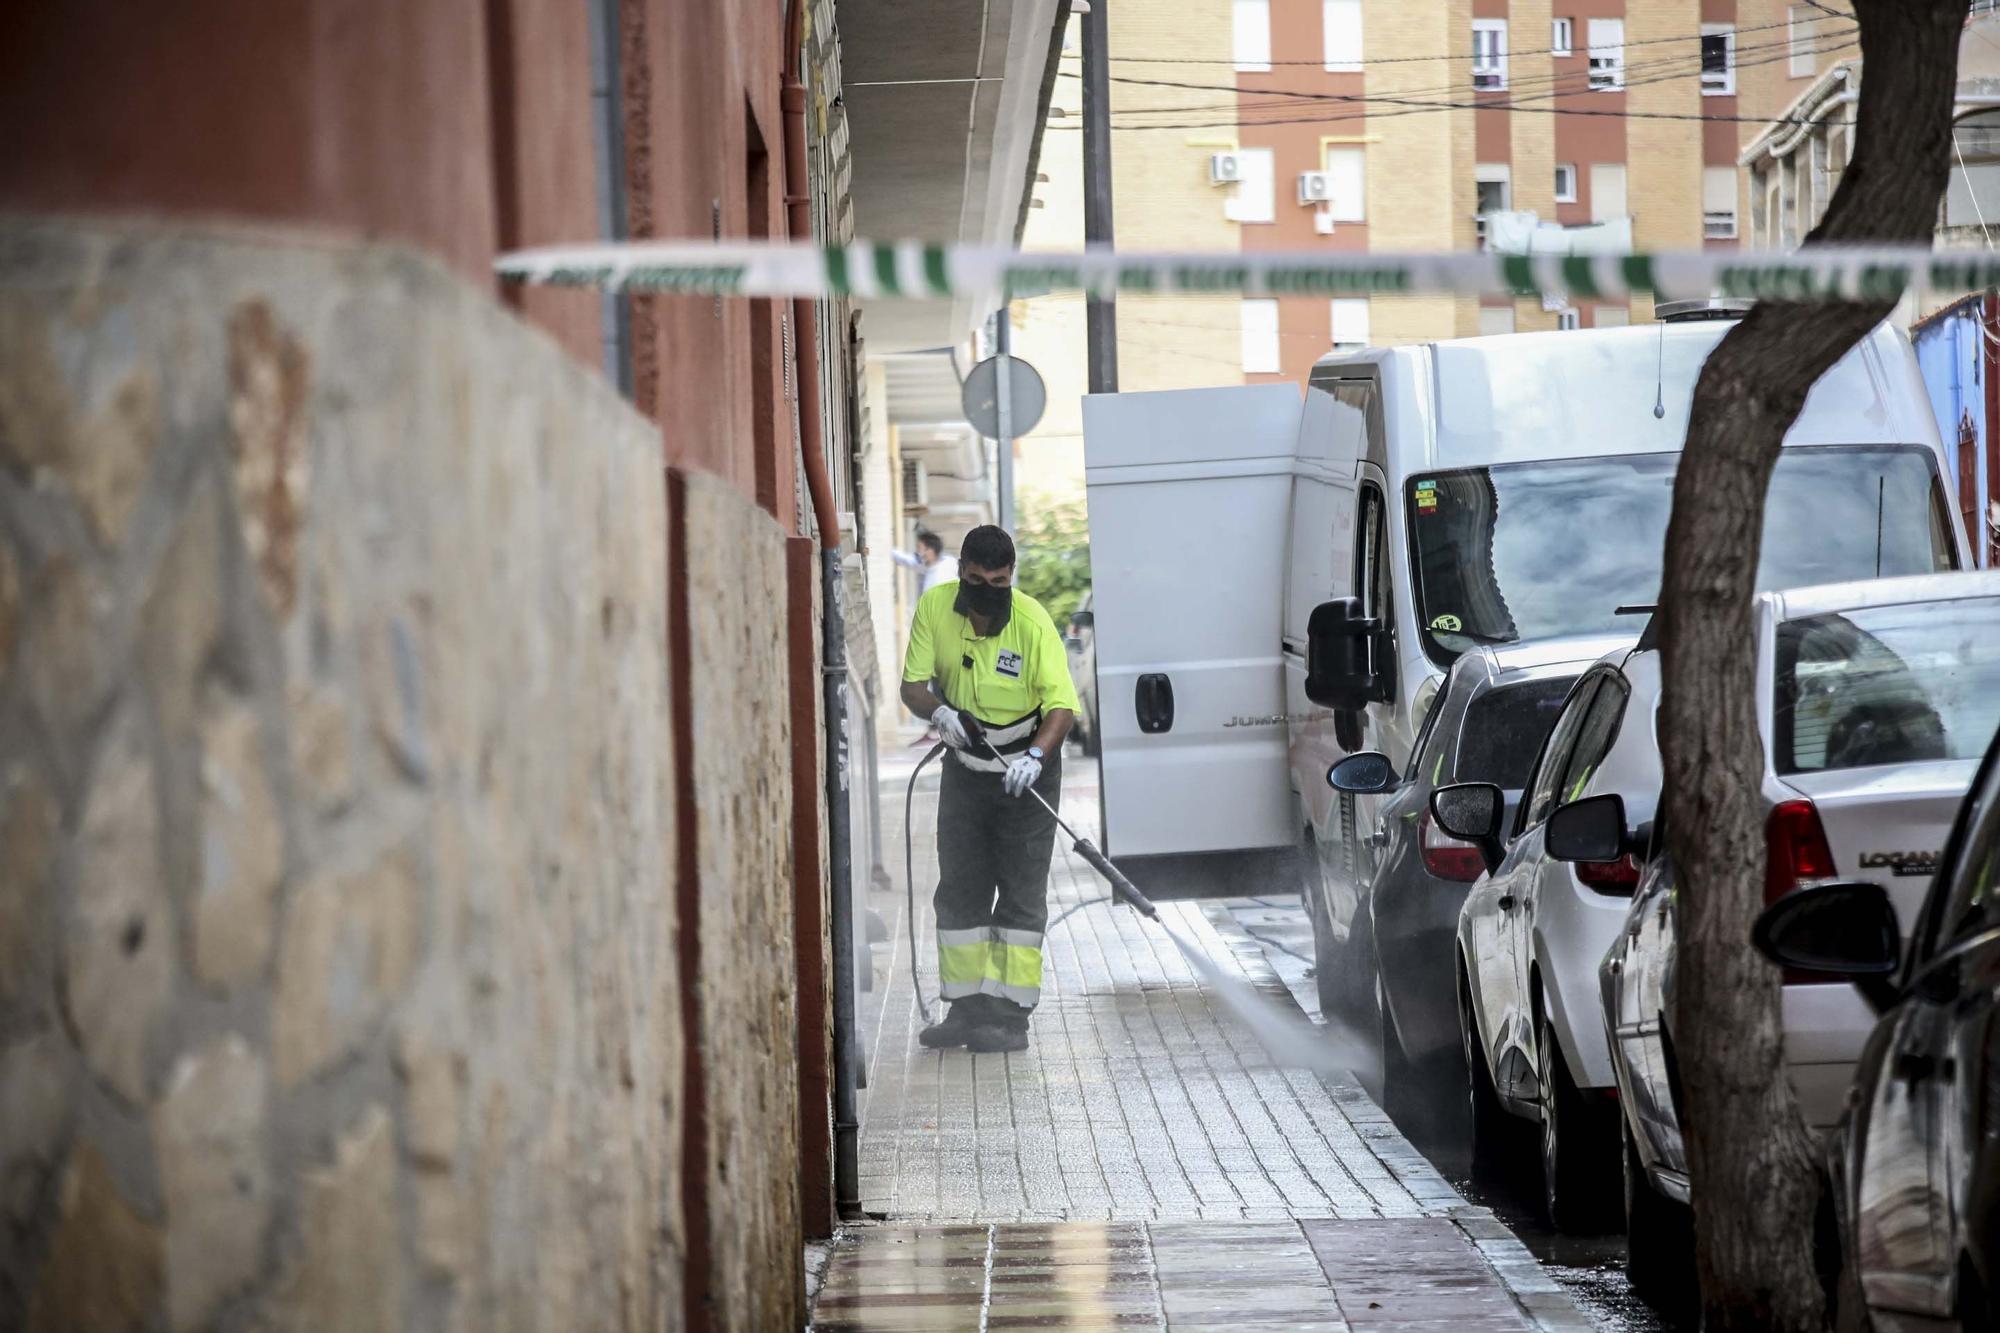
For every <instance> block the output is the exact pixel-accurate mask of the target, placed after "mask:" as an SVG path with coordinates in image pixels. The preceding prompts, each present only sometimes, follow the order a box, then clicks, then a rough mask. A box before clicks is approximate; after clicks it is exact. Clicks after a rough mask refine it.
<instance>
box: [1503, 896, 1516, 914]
mask: <svg viewBox="0 0 2000 1333" xmlns="http://www.w3.org/2000/svg"><path fill="white" fill-rule="evenodd" d="M1500 910H1501V911H1503V912H1511V911H1513V910H1514V895H1513V894H1511V893H1503V894H1501V895H1500Z"/></svg>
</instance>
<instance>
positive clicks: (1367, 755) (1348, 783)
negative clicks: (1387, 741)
mask: <svg viewBox="0 0 2000 1333" xmlns="http://www.w3.org/2000/svg"><path fill="white" fill-rule="evenodd" d="M1396 780H1397V779H1396V766H1395V765H1394V764H1392V763H1390V762H1389V756H1388V755H1386V754H1383V753H1382V752H1381V751H1379V750H1363V751H1361V753H1359V754H1351V755H1349V756H1347V758H1345V759H1343V760H1341V761H1340V762H1339V763H1337V764H1335V765H1334V766H1333V767H1332V768H1329V769H1328V770H1327V771H1326V785H1327V786H1329V787H1331V788H1333V789H1334V790H1335V791H1344V792H1353V793H1356V794H1360V795H1367V794H1370V793H1373V792H1384V791H1388V790H1389V789H1390V788H1391V787H1394V786H1395V785H1396Z"/></svg>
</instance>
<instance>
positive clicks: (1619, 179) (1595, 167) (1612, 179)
mask: <svg viewBox="0 0 2000 1333" xmlns="http://www.w3.org/2000/svg"><path fill="white" fill-rule="evenodd" d="M1625 215H1626V210H1625V164H1624V163H1623V162H1593V163H1591V164H1590V220H1591V221H1592V222H1610V221H1612V220H1613V219H1614V218H1622V217H1624V216H1625Z"/></svg>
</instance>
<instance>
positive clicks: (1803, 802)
mask: <svg viewBox="0 0 2000 1333" xmlns="http://www.w3.org/2000/svg"><path fill="white" fill-rule="evenodd" d="M1650 656H1653V655H1652V654H1635V655H1634V658H1633V659H1632V660H1633V661H1636V660H1637V659H1638V658H1639V657H1650ZM1626 670H1627V672H1628V674H1629V672H1630V670H1631V663H1630V662H1629V661H1628V664H1627V668H1626ZM1757 670H1758V681H1759V686H1758V690H1759V697H1758V701H1757V715H1758V721H1759V725H1760V728H1761V730H1762V731H1763V737H1764V756H1765V766H1764V778H1763V797H1764V804H1765V808H1766V810H1767V812H1768V813H1767V814H1766V817H1765V818H1766V825H1765V829H1766V847H1767V849H1768V856H1769V860H1768V865H1767V877H1766V884H1767V888H1766V894H1767V897H1768V898H1769V899H1770V900H1772V901H1775V900H1776V899H1777V898H1778V897H1780V896H1782V895H1784V894H1786V893H1789V892H1791V891H1793V890H1794V889H1797V888H1799V887H1802V886H1804V885H1807V884H1810V883H1812V882H1814V881H1817V880H1826V879H1835V878H1838V879H1843V880H1855V879H1863V880H1873V881H1876V882H1878V883H1880V884H1881V885H1882V886H1883V887H1884V888H1885V889H1886V890H1887V891H1888V893H1889V897H1890V900H1891V902H1892V903H1893V904H1894V905H1895V908H1896V911H1897V914H1898V917H1899V918H1900V920H1901V924H1902V928H1903V935H1904V938H1905V940H1907V939H1908V937H1909V935H1910V932H1911V929H1912V926H1913V925H1914V923H1915V918H1916V913H1917V910H1918V908H1919V906H1920V905H1921V903H1922V901H1923V897H1924V893H1925V890H1926V889H1927V888H1928V887H1929V885H1930V880H1931V875H1932V872H1933V870H1934V869H1935V868H1936V865H1937V858H1938V853H1939V850H1940V849H1941V848H1942V847H1943V845H1944V841H1945V836H1946V834H1947V833H1948V832H1949V831H1950V828H1951V822H1952V819H1953V817H1954V815H1955V814H1956V812H1957V810H1958V807H1959V804H1960V802H1961V800H1962V799H1963V798H1964V796H1965V793H1966V790H1967V788H1968V786H1969V785H1970V784H1971V782H1972V779H1973V775H1974V772H1975V770H1976V769H1977V768H1978V766H1979V758H1980V756H1981V755H1982V754H1983V753H1984V752H1985V749H1986V746H1987V744H1988V742H1989V741H1991V740H1992V738H1993V734H1994V730H1995V727H1996V725H2000V573H1991V572H1986V573H1964V574H1938V575H1929V576H1920V577H1914V578H1899V579H1879V580H1875V581H1872V582H1866V583H1846V584H1835V585H1831V586H1827V587H1820V588H1803V589H1794V590H1792V591H1788V592H1780V593H1766V594H1764V595H1763V596H1761V597H1759V598H1758V600H1757ZM1596 814H1597V816H1598V818H1597V823H1598V824H1599V826H1600V827H1599V829H1598V830H1597V831H1596V833H1595V834H1594V836H1595V837H1597V838H1598V839H1600V840H1605V841H1607V842H1608V840H1609V839H1610V838H1612V837H1621V838H1628V839H1629V837H1630V833H1629V831H1624V832H1621V831H1618V830H1615V829H1611V828H1607V827H1604V825H1606V824H1608V823H1609V820H1608V817H1607V812H1604V811H1602V810H1600V811H1598V812H1596ZM1591 815H1592V812H1591V811H1588V810H1585V809H1582V808H1579V807H1567V808H1564V809H1562V810H1560V811H1558V812H1557V816H1556V818H1557V823H1558V825H1559V829H1558V833H1559V836H1558V838H1557V841H1558V843H1559V844H1560V843H1562V842H1563V841H1565V839H1564V837H1563V836H1561V835H1562V834H1567V833H1568V832H1570V827H1569V826H1570V825H1571V824H1572V823H1574V824H1576V825H1577V826H1578V827H1579V828H1584V827H1586V826H1587V825H1588V824H1589V823H1590V822H1591ZM1629 817H1630V816H1629V814H1628V815H1626V816H1624V817H1622V818H1629ZM1621 822H1622V819H1621ZM1589 840H1590V839H1589V837H1586V838H1585V841H1586V842H1587V841H1589ZM1655 841H1656V842H1657V841H1658V840H1657V839H1656V840H1655ZM1563 850H1573V849H1571V848H1568V847H1564V848H1563ZM1586 850H1590V849H1586ZM1596 850H1602V848H1601V847H1600V848H1598V849H1596ZM1676 888H1677V878H1676V875H1675V873H1674V868H1673V865H1672V863H1671V860H1670V859H1669V858H1667V857H1666V856H1664V855H1660V856H1657V857H1655V858H1654V859H1653V860H1651V861H1650V862H1649V863H1648V864H1647V867H1646V872H1645V875H1644V877H1643V881H1642V883H1641V886H1640V889H1639V892H1638V894H1637V895H1636V896H1635V897H1634V899H1633V900H1632V902H1631V904H1630V905H1629V909H1628V911H1627V913H1626V916H1625V920H1624V922H1623V925H1622V928H1621V929H1620V930H1619V931H1618V934H1617V937H1616V938H1615V939H1614V940H1613V942H1612V945H1611V948H1610V950H1609V952H1608V953H1607V954H1606V955H1605V957H1604V960H1603V965H1602V968H1601V970H1600V973H1599V1000H1600V1011H1601V1014H1602V1022H1603V1024H1604V1026H1605V1028H1606V1029H1607V1030H1608V1031H1609V1033H1610V1034H1611V1037H1612V1067H1613V1071H1614V1073H1615V1075H1616V1077H1617V1080H1618V1086H1619V1091H1620V1098H1619V1100H1620V1103H1621V1105H1622V1106H1623V1108H1624V1113H1623V1114H1624V1128H1625V1158H1626V1172H1627V1174H1628V1175H1629V1177H1630V1179H1629V1180H1628V1181H1627V1183H1626V1195H1627V1199H1626V1207H1627V1211H1628V1214H1629V1215H1630V1216H1629V1218H1628V1225H1629V1226H1630V1228H1631V1232H1632V1245H1631V1253H1632V1261H1633V1265H1634V1270H1635V1271H1634V1276H1635V1277H1638V1278H1641V1279H1642V1280H1644V1279H1645V1278H1646V1277H1647V1276H1648V1275H1647V1274H1646V1273H1645V1271H1644V1270H1645V1265H1647V1264H1648V1263H1654V1262H1656V1261H1659V1262H1660V1263H1661V1266H1662V1267H1663V1268H1667V1270H1668V1271H1671V1268H1670V1265H1668V1264H1666V1263H1665V1260H1664V1252H1665V1251H1667V1250H1668V1249H1669V1248H1670V1246H1671V1245H1674V1244H1684V1243H1685V1238H1686V1235H1687V1231H1686V1218H1685V1215H1684V1211H1683V1210H1679V1209H1678V1207H1677V1205H1678V1204H1684V1203H1686V1202H1687V1200H1688V1181H1687V1158H1686V1154H1685V1150H1684V1148H1683V1144H1682V1140H1681V1132H1680V1119H1679V1111H1678V1106H1677V1104H1676V1098H1675V1089H1676V1087H1677V1086H1678V1077H1677V1071H1676V1068H1675V1065H1674V1055H1673V1036H1672V1021H1671V1014H1672V1012H1673V1006H1672V994H1673V970H1674V969H1673V956H1674V900H1675V891H1676ZM1783 1012H1784V1022H1785V1057H1786V1063H1787V1065H1788V1066H1789V1068H1790V1072H1791V1077H1792V1086H1793V1088H1794V1090H1795V1091H1796V1092H1797V1094H1798V1099H1799V1109H1800V1111H1801V1112H1802V1113H1803V1114H1804V1116H1805V1119H1806V1122H1807V1123H1808V1124H1810V1125H1812V1126H1813V1127H1814V1128H1816V1129H1825V1128H1826V1127H1828V1126H1830V1125H1832V1124H1833V1123H1834V1121H1835V1120H1836V1119H1837V1118H1838V1117H1839V1115H1840V1113H1841V1111H1842V1109H1843V1108H1844V1106H1845V1105H1846V1097H1847V1089H1848V1085H1849V1083H1850V1080H1851V1077H1852V1074H1853V1070H1854V1066H1855V1062H1856V1060H1857V1059H1858V1058H1859V1057H1860V1054H1861V1048H1862V1044H1863V1042H1864V1041H1865V1040H1866V1038H1867V1036H1868V1033H1869V1032H1870V1030H1871V1029H1873V1027H1874V1025H1875V1020H1876V1015H1875V1014H1874V1013H1873V1011H1871V1010H1870V1008H1869V1007H1868V1004H1867V1002H1866V1001H1865V1000H1863V999H1862V997H1861V995H1860V993H1859V992H1857V991H1856V990H1855V989H1854V987H1852V986H1851V985H1849V984H1847V982H1845V981H1841V980H1828V979H1823V978H1822V979H1814V977H1813V976H1812V975H1811V974H1799V975H1798V976H1796V977H1788V978H1787V980H1786V982H1785V988H1784V1010H1783Z"/></svg>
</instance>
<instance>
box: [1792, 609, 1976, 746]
mask: <svg viewBox="0 0 2000 1333" xmlns="http://www.w3.org/2000/svg"><path fill="white" fill-rule="evenodd" d="M1771 702H1772V710H1771V711H1772V716H1773V720H1774V722H1775V723H1776V731H1777V736H1776V741H1777V744H1776V746H1775V749H1776V752H1777V755H1776V757H1777V768H1778V771H1779V772H1780V773H1821V772H1827V771H1829V770H1834V769H1846V768H1865V767H1868V766H1869V765H1873V764H1907V763H1920V762H1923V761H1925V760H1936V759H1976V758H1978V757H1979V756H1980V755H1981V754H1984V753H1985V752H1986V746H1987V743H1988V742H1989V741H1991V740H1992V739H1993V731H1994V727H1995V725H1996V724H2000V597H1966V598H1959V599H1955V600H1951V601H1937V602H1908V603H1905V604H1903V605H1901V606H1876V607H1868V608H1866V609H1863V610H1857V611H1842V612H1839V613H1836V614H1831V615H1824V616H1806V617H1802V618H1800V619H1797V620H1788V621H1786V622H1785V623H1784V624H1782V625H1780V626H1779V627H1778V657H1777V673H1776V679H1775V680H1774V681H1773V682H1772V700H1771Z"/></svg>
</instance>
